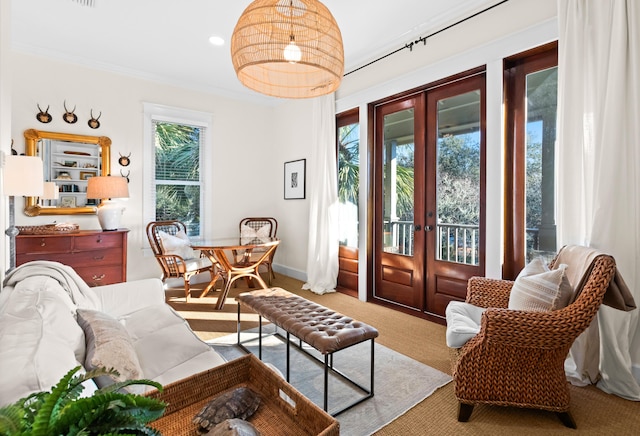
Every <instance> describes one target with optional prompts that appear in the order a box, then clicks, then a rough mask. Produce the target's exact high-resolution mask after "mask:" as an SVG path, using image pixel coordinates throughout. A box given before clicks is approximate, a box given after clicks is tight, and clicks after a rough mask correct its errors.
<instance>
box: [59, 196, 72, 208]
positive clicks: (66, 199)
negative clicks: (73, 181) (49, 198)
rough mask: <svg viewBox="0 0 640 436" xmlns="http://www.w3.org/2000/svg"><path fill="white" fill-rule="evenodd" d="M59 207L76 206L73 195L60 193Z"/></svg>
mask: <svg viewBox="0 0 640 436" xmlns="http://www.w3.org/2000/svg"><path fill="white" fill-rule="evenodd" d="M60 206H61V207H76V197H75V195H61V196H60Z"/></svg>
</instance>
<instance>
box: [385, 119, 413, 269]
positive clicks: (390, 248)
mask: <svg viewBox="0 0 640 436" xmlns="http://www.w3.org/2000/svg"><path fill="white" fill-rule="evenodd" d="M413 112H414V111H413V109H405V110H402V111H399V112H395V113H392V114H389V115H385V117H384V149H383V152H382V162H383V164H382V165H383V167H382V177H383V183H382V185H383V193H382V196H383V206H382V207H383V216H384V226H383V232H384V235H383V241H384V248H383V250H384V251H385V252H387V253H396V254H400V255H406V256H413V162H414V158H413V157H414V151H415V145H414V121H413V119H414V113H413Z"/></svg>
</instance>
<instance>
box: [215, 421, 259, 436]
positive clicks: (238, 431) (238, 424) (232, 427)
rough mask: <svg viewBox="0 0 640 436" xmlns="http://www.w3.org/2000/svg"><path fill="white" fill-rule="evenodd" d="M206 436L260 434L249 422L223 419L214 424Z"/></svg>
mask: <svg viewBox="0 0 640 436" xmlns="http://www.w3.org/2000/svg"><path fill="white" fill-rule="evenodd" d="M205 435H208V436H259V435H260V432H259V431H258V429H257V428H256V427H255V426H254V425H253V424H251V423H250V422H247V421H244V420H242V419H238V418H233V419H225V420H224V421H222V422H221V423H219V424H216V426H215V427H213V428H212V429H211V430H209V432H208V433H205Z"/></svg>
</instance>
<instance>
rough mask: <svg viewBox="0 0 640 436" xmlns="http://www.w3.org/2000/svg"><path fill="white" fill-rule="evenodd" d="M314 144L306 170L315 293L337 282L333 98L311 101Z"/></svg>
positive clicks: (331, 288)
mask: <svg viewBox="0 0 640 436" xmlns="http://www.w3.org/2000/svg"><path fill="white" fill-rule="evenodd" d="M313 120H314V123H313V128H312V136H313V144H312V148H311V158H310V160H309V162H308V165H307V168H308V173H309V175H310V176H311V177H310V185H309V188H310V189H309V201H310V205H309V253H308V256H307V283H305V284H304V286H303V287H302V289H308V290H310V291H312V292H315V293H316V294H325V293H327V292H335V288H336V284H337V281H338V215H337V214H338V210H337V207H338V180H337V179H338V175H337V168H336V166H337V164H336V114H335V95H334V94H333V93H332V94H330V95H325V96H322V97H318V98H316V99H314V102H313Z"/></svg>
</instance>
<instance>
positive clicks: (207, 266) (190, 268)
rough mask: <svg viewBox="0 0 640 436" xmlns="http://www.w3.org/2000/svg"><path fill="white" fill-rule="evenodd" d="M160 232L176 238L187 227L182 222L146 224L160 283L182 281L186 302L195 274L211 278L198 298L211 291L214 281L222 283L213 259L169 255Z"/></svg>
mask: <svg viewBox="0 0 640 436" xmlns="http://www.w3.org/2000/svg"><path fill="white" fill-rule="evenodd" d="M160 232H165V233H167V234H169V235H171V236H176V235H177V234H178V233H179V232H183V233H184V235H186V234H187V227H186V225H185V224H184V223H183V222H181V221H177V220H173V221H152V222H150V223H149V224H147V238H148V239H149V245H150V246H151V249H152V250H153V254H154V256H155V258H156V260H157V261H158V264H159V265H160V268H161V269H162V281H165V280H167V279H169V278H181V279H183V280H184V295H185V299H186V300H187V301H188V300H189V297H190V293H191V283H190V282H191V278H192V277H193V276H195V275H196V274H200V273H207V272H208V273H209V274H210V276H211V281H210V282H209V284H208V285H207V286H206V287H205V289H204V290H203V291H202V293H201V294H200V297H203V296H205V295H206V294H207V293H208V292H209V291H210V290H211V289H213V287H214V285H215V282H216V280H218V279H219V278H222V279H223V281H224V277H223V276H222V272H221V269H220V267H219V264H218V262H217V261H215V259H213V260H212V259H210V258H208V257H205V256H202V255H201V254H200V253H198V256H197V257H194V258H191V259H186V258H184V257H182V256H180V255H178V254H175V253H169V252H167V250H166V249H165V247H164V246H163V243H162V238H161V233H160ZM223 285H224V283H223Z"/></svg>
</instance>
